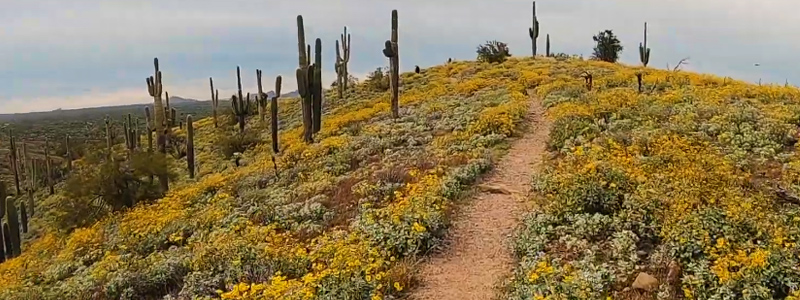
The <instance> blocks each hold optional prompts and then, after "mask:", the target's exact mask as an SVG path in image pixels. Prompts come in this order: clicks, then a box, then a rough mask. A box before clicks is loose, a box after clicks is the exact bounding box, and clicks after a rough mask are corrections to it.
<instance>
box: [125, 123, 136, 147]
mask: <svg viewBox="0 0 800 300" xmlns="http://www.w3.org/2000/svg"><path fill="white" fill-rule="evenodd" d="M122 124H123V126H122V130H123V131H124V134H125V148H127V149H128V151H133V150H134V149H135V148H136V129H135V127H134V124H133V118H132V117H131V114H128V117H127V119H126V121H125V122H123V123H122Z"/></svg>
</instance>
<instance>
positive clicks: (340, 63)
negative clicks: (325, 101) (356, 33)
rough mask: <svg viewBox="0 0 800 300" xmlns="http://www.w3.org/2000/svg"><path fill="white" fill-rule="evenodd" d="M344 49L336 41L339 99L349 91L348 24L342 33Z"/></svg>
mask: <svg viewBox="0 0 800 300" xmlns="http://www.w3.org/2000/svg"><path fill="white" fill-rule="evenodd" d="M341 42H342V49H341V51H340V50H339V41H336V63H335V65H334V66H335V68H336V87H337V88H338V89H339V99H342V98H343V97H344V94H345V93H346V92H347V79H348V78H349V75H348V74H347V64H348V63H350V34H349V33H347V26H345V27H344V33H342V35H341Z"/></svg>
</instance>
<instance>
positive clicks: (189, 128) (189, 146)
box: [186, 115, 194, 178]
mask: <svg viewBox="0 0 800 300" xmlns="http://www.w3.org/2000/svg"><path fill="white" fill-rule="evenodd" d="M186 164H187V167H188V168H189V178H194V124H192V115H188V116H186Z"/></svg>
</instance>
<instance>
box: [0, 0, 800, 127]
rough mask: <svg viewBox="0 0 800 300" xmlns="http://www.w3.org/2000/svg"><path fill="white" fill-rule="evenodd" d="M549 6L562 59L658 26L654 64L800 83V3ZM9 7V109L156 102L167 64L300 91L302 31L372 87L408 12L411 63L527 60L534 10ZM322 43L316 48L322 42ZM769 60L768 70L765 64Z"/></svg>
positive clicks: (652, 35)
mask: <svg viewBox="0 0 800 300" xmlns="http://www.w3.org/2000/svg"><path fill="white" fill-rule="evenodd" d="M751 3H752V2H751V1H743V0H733V1H711V0H700V1H689V0H675V1H670V2H669V3H665V2H664V1H651V0H643V1H636V2H630V1H621V0H608V1H602V2H599V1H590V0H574V1H556V0H539V1H537V12H538V17H539V20H540V24H541V28H542V29H541V36H540V38H539V47H540V49H541V51H542V52H543V50H544V45H545V35H546V34H548V33H549V34H550V35H551V42H552V50H553V52H556V53H558V52H565V53H568V54H577V55H581V54H582V55H583V56H584V57H588V56H589V55H590V54H591V51H592V47H593V41H592V36H593V35H594V34H596V33H597V32H599V31H601V30H604V29H612V30H613V31H614V32H615V33H616V34H617V35H618V36H619V38H620V40H621V41H622V43H623V46H624V47H625V49H624V51H623V53H622V56H621V62H622V63H626V64H638V50H637V47H638V44H639V42H640V41H641V40H642V25H643V23H644V22H648V27H649V36H648V44H649V46H650V48H652V56H651V64H650V66H652V67H656V68H664V67H666V64H668V63H669V64H670V66H674V65H675V63H677V62H678V61H679V60H680V59H681V58H684V57H690V61H689V65H687V66H684V69H686V70H690V71H697V72H703V73H714V74H717V75H720V76H731V77H734V78H737V79H742V80H747V81H752V82H756V81H758V80H759V78H761V79H762V80H763V81H764V82H773V83H783V82H784V80H788V81H789V82H790V83H794V82H800V71H798V70H795V68H793V63H792V60H793V59H794V58H793V56H792V55H791V53H794V52H797V50H800V42H795V41H793V40H792V39H789V38H786V37H788V36H791V33H793V32H795V31H798V29H800V20H798V19H796V18H793V12H794V11H797V10H798V9H800V2H792V1H788V0H781V1H770V2H769V4H762V5H752V4H751ZM5 8H6V9H4V10H3V11H1V12H0V26H2V28H3V29H4V30H3V31H2V33H0V37H1V38H2V40H3V43H1V44H0V103H2V105H1V106H0V113H16V112H30V111H49V110H54V109H58V108H62V109H72V108H82V107H96V106H109V105H125V104H135V103H146V102H147V101H148V99H149V96H148V95H147V91H146V86H145V82H144V78H145V77H147V76H150V75H151V74H152V72H153V66H152V59H153V57H158V58H159V60H160V62H161V69H162V71H163V72H164V88H165V90H166V91H169V93H170V94H171V95H174V96H180V97H184V98H191V99H198V100H206V99H208V98H210V97H209V87H208V77H210V76H211V77H214V83H215V85H216V87H217V88H219V89H220V95H221V97H226V95H230V94H232V93H233V92H234V91H235V87H236V76H235V72H236V66H237V65H238V66H241V67H242V73H243V81H244V82H243V84H244V85H245V86H246V88H247V89H248V90H250V91H252V90H254V89H255V85H256V84H255V74H254V73H255V69H256V68H260V69H262V70H263V71H264V85H265V89H267V90H272V89H273V84H274V81H275V76H276V75H278V74H280V75H282V76H283V77H284V81H283V82H284V84H283V92H284V93H285V92H287V91H292V90H295V89H296V87H295V80H294V76H293V74H294V70H295V68H296V65H297V50H296V49H297V46H296V43H297V29H296V22H295V18H296V16H297V15H298V14H302V15H303V17H304V19H305V24H306V39H307V40H308V41H313V40H314V39H315V38H317V37H320V38H322V41H323V48H324V53H323V65H324V67H325V69H324V70H323V80H324V81H325V82H332V81H333V80H334V78H335V73H334V72H333V61H334V49H333V45H334V40H335V39H338V37H339V34H340V33H341V31H342V28H343V27H344V26H348V32H350V33H352V45H353V51H352V58H351V62H350V70H351V73H353V74H354V75H355V76H356V77H358V78H359V79H363V77H364V74H367V73H368V72H369V71H371V70H374V69H375V68H376V67H380V66H385V65H387V61H386V58H385V57H383V55H382V54H381V51H380V50H381V48H382V47H383V41H384V40H386V39H387V38H388V37H389V34H390V13H391V10H392V9H397V10H398V12H399V23H400V38H399V42H400V43H399V44H400V55H401V56H400V63H401V68H402V69H403V70H404V71H406V70H411V69H413V67H414V65H420V66H421V67H427V66H432V65H438V64H441V63H443V62H445V61H446V60H447V59H448V58H450V57H452V58H454V59H458V60H472V59H474V58H475V48H476V46H477V45H478V44H481V43H483V42H485V41H487V40H500V41H503V42H506V43H508V45H509V47H510V49H511V53H512V54H513V55H514V56H527V55H530V39H529V38H528V35H527V28H528V27H529V26H530V22H531V1H511V0H500V1H492V2H486V1H476V0H467V1H459V2H455V1H437V2H435V3H432V2H426V1H419V0H415V1H403V2H399V1H381V2H375V1H364V0H351V1H339V2H331V1H320V0H310V1H303V3H297V2H295V1H273V2H269V3H268V2H267V1H254V0H232V1H226V2H218V1H209V0H196V1H192V2H190V3H188V2H184V1H178V0H162V1H136V2H127V1H126V2H122V1H117V2H108V1H98V0H76V1H69V2H62V1H55V0H33V1H25V2H21V1H20V2H11V3H9V4H6V5H5ZM309 43H310V42H309ZM756 63H758V64H760V66H759V67H756V66H754V64H756Z"/></svg>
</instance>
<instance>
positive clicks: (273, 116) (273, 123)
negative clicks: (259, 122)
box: [269, 75, 283, 153]
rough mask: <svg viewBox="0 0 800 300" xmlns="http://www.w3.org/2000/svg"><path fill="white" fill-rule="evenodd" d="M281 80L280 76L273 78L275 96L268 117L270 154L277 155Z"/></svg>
mask: <svg viewBox="0 0 800 300" xmlns="http://www.w3.org/2000/svg"><path fill="white" fill-rule="evenodd" d="M282 81H283V78H281V75H278V77H277V78H275V96H273V97H272V101H270V107H269V115H270V132H271V133H272V152H273V153H278V152H280V151H279V148H278V98H279V97H280V96H281V83H282Z"/></svg>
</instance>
